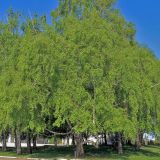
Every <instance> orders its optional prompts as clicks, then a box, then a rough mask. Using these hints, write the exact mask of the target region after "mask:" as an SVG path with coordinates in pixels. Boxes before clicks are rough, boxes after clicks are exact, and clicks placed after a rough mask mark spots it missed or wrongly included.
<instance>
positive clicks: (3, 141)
mask: <svg viewBox="0 0 160 160" xmlns="http://www.w3.org/2000/svg"><path fill="white" fill-rule="evenodd" d="M6 138H7V137H6V133H5V132H4V131H3V132H2V151H4V152H5V151H6V150H7V141H6Z"/></svg>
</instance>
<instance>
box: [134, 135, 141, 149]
mask: <svg viewBox="0 0 160 160" xmlns="http://www.w3.org/2000/svg"><path fill="white" fill-rule="evenodd" d="M140 148H141V140H140V134H139V133H138V134H137V137H136V141H135V150H136V151H139V150H140Z"/></svg>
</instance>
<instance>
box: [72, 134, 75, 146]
mask: <svg viewBox="0 0 160 160" xmlns="http://www.w3.org/2000/svg"><path fill="white" fill-rule="evenodd" d="M72 145H73V146H75V139H74V134H73V135H72Z"/></svg>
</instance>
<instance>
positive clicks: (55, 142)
mask: <svg viewBox="0 0 160 160" xmlns="http://www.w3.org/2000/svg"><path fill="white" fill-rule="evenodd" d="M54 146H55V147H57V136H56V135H54Z"/></svg>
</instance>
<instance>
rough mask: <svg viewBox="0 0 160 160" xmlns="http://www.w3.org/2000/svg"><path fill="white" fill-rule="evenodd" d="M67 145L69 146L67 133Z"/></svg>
mask: <svg viewBox="0 0 160 160" xmlns="http://www.w3.org/2000/svg"><path fill="white" fill-rule="evenodd" d="M67 147H69V135H67Z"/></svg>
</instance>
